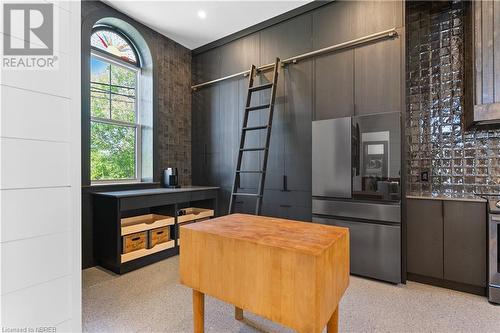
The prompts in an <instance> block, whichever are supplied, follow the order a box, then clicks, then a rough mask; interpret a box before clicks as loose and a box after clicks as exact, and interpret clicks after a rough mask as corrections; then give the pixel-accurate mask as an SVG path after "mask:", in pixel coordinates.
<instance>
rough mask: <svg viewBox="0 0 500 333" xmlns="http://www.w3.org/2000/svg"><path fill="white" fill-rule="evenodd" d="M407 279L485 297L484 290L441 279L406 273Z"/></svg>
mask: <svg viewBox="0 0 500 333" xmlns="http://www.w3.org/2000/svg"><path fill="white" fill-rule="evenodd" d="M407 279H408V280H410V281H414V282H419V283H425V284H430V285H432V286H436V287H441V288H447V289H452V290H457V291H462V292H465V293H469V294H474V295H479V296H486V288H484V287H479V286H474V285H471V284H466V283H460V282H455V281H448V280H443V279H437V278H433V277H429V276H424V275H418V274H413V273H407Z"/></svg>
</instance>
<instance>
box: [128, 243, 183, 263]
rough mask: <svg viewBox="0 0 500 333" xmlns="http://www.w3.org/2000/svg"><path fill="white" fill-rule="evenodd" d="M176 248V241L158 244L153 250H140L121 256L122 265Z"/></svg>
mask: <svg viewBox="0 0 500 333" xmlns="http://www.w3.org/2000/svg"><path fill="white" fill-rule="evenodd" d="M174 247H175V241H174V240H169V241H168V242H166V243H161V244H157V245H156V246H155V247H153V248H152V249H140V250H137V251H133V252H130V253H125V254H122V255H121V263H122V264H123V263H125V262H128V261H132V260H135V259H139V258H142V257H145V256H149V255H151V254H154V253H158V252H161V251H165V250H168V249H172V248H174Z"/></svg>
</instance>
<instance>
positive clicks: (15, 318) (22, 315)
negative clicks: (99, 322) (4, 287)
mask: <svg viewBox="0 0 500 333" xmlns="http://www.w3.org/2000/svg"><path fill="white" fill-rule="evenodd" d="M2 303H3V304H2V309H1V311H2V317H1V318H2V326H3V327H33V328H36V327H40V326H54V325H57V324H59V323H62V322H64V321H66V320H68V319H70V318H71V316H70V314H71V306H70V304H71V278H70V277H62V278H60V279H57V280H52V281H49V282H46V283H42V284H38V285H36V286H34V287H30V288H26V289H23V290H20V291H15V292H12V293H9V294H6V295H2Z"/></svg>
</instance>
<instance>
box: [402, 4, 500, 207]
mask: <svg viewBox="0 0 500 333" xmlns="http://www.w3.org/2000/svg"><path fill="white" fill-rule="evenodd" d="M464 6H465V4H464V3H462V2H460V1H454V2H449V3H443V2H441V3H436V2H433V3H431V2H416V3H414V2H407V17H406V24H407V25H406V27H407V59H408V60H407V72H406V79H407V89H408V90H407V111H406V112H407V117H406V118H407V123H406V138H407V144H408V159H407V161H408V162H407V163H408V168H407V171H408V175H407V176H408V178H407V191H408V192H409V193H412V194H419V195H447V196H457V197H459V196H469V195H472V194H474V193H486V192H495V193H498V192H500V130H477V129H473V130H469V131H466V130H465V128H464V122H463V117H462V113H463V107H464V103H463V89H464V87H463V82H464V80H463V76H464V26H463V24H464V13H465V10H464V8H465V7H464ZM425 172H428V176H429V178H428V181H422V180H421V178H422V177H421V176H422V173H425Z"/></svg>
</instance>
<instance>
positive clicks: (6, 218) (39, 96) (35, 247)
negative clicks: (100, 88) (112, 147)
mask: <svg viewBox="0 0 500 333" xmlns="http://www.w3.org/2000/svg"><path fill="white" fill-rule="evenodd" d="M35 1H39V0H35ZM46 2H47V1H46ZM49 2H53V3H54V4H55V5H56V6H55V11H56V16H57V18H58V20H57V21H56V25H57V26H56V27H55V31H58V36H57V37H56V38H57V39H58V43H57V44H56V45H55V50H56V53H57V56H58V65H59V66H58V69H57V70H45V71H39V70H38V71H33V70H8V71H7V70H2V71H1V73H0V258H1V260H0V327H4V328H15V327H26V328H29V329H36V328H37V327H40V326H56V328H57V331H58V332H60V331H61V332H67V331H75V332H79V331H81V248H80V247H81V208H80V205H81V194H80V192H81V187H80V186H81V183H80V177H81V175H80V154H81V145H80V126H81V125H80V124H81V113H80V109H81V100H80V88H81V82H80V57H81V55H80V29H81V23H80V21H81V18H80V11H81V8H80V1H65V2H60V1H49ZM1 7H2V6H0V8H1ZM0 17H1V15H0ZM1 29H3V27H0V31H1ZM2 37H4V36H2ZM19 38H21V39H22V38H23V37H22V36H19ZM2 44H3V43H0V48H1V47H2Z"/></svg>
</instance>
